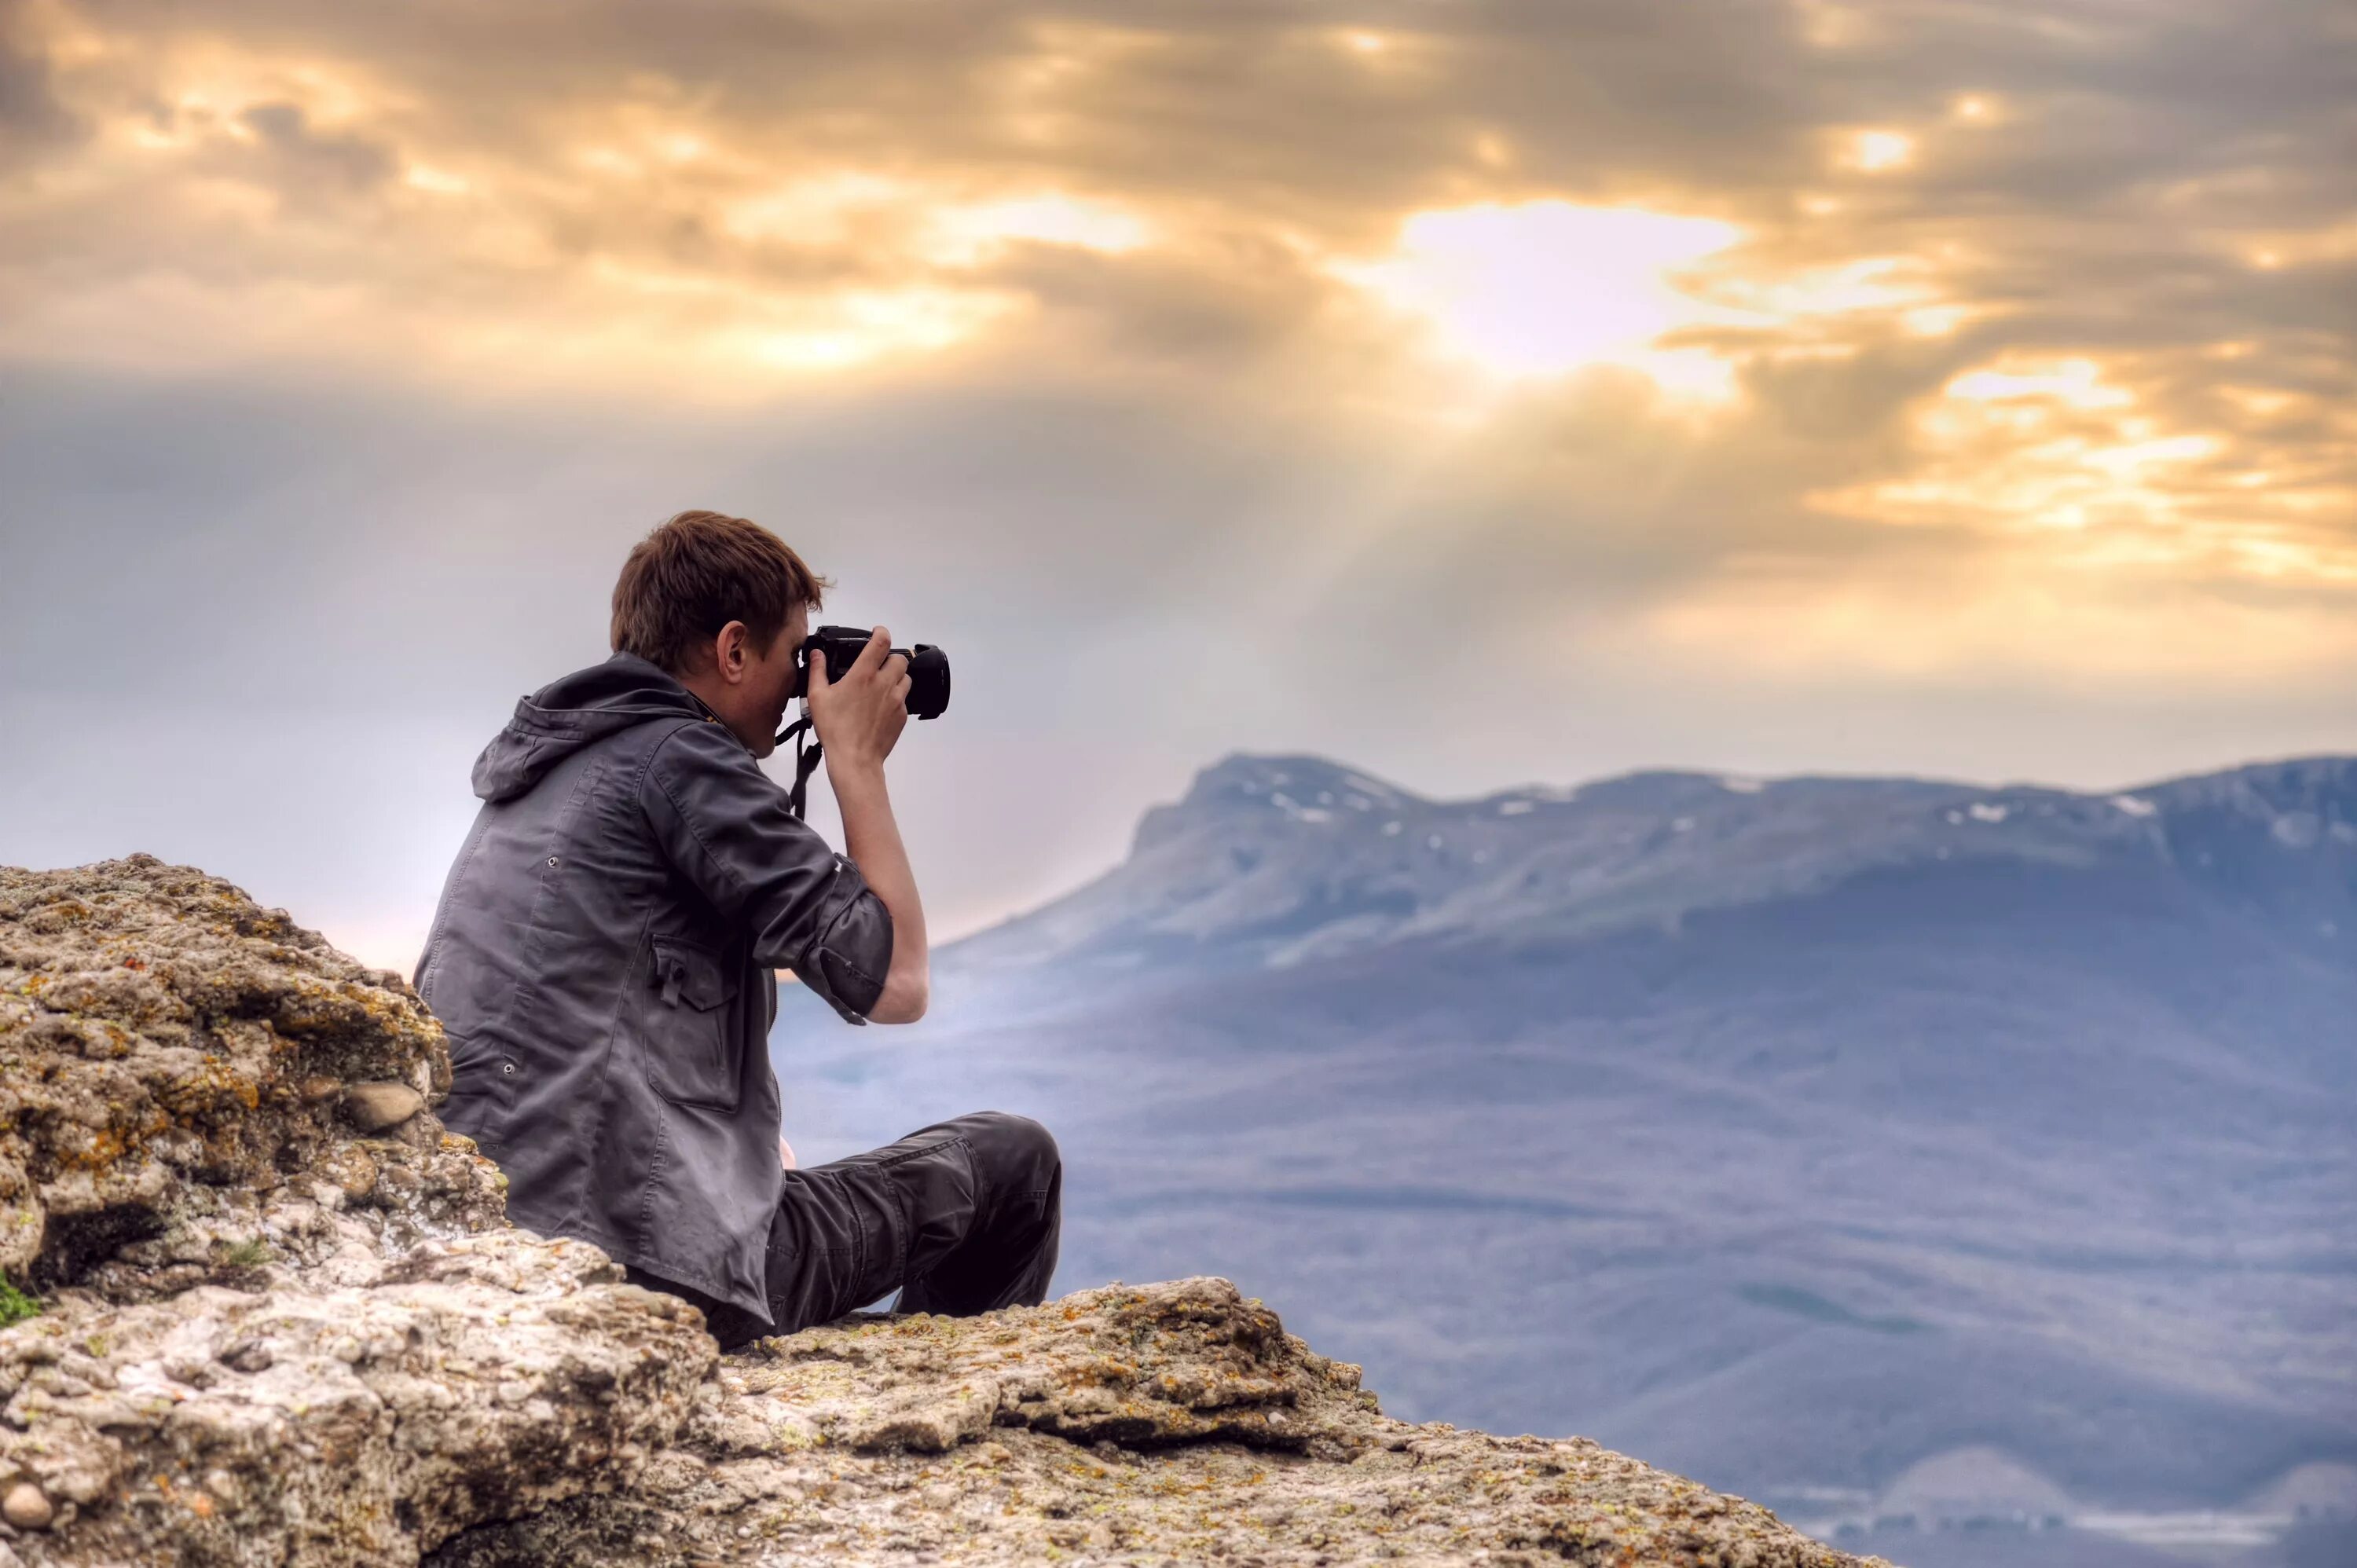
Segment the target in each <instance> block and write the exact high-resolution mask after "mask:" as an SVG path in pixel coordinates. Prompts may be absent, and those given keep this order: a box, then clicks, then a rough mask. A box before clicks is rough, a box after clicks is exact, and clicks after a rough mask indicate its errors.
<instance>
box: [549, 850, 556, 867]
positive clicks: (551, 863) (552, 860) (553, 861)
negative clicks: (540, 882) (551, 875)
mask: <svg viewBox="0 0 2357 1568" xmlns="http://www.w3.org/2000/svg"><path fill="white" fill-rule="evenodd" d="M548 869H549V870H551V871H554V870H555V869H556V857H555V856H554V855H553V854H552V855H550V856H549V857H548Z"/></svg>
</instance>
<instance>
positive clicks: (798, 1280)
mask: <svg viewBox="0 0 2357 1568" xmlns="http://www.w3.org/2000/svg"><path fill="white" fill-rule="evenodd" d="M1062 1219H1063V1161H1062V1159H1061V1157H1060V1155H1058V1153H1057V1150H1056V1141H1055V1139H1054V1138H1052V1137H1050V1136H1049V1133H1048V1130H1047V1129H1046V1128H1045V1127H1042V1126H1040V1125H1039V1123H1038V1122H1034V1121H1031V1120H1030V1119H1029V1118H1028V1117H1023V1116H1011V1115H1008V1114H1007V1113H1006V1112H1002V1111H983V1112H975V1113H974V1114H973V1115H971V1116H960V1117H957V1118H955V1119H954V1120H952V1121H948V1122H937V1123H935V1124H934V1125H932V1126H931V1127H926V1128H922V1129H920V1130H919V1131H917V1132H914V1133H909V1135H908V1136H907V1137H905V1138H902V1139H900V1140H899V1141H898V1142H897V1143H893V1144H887V1145H886V1146H885V1147H883V1148H880V1149H871V1150H869V1151H868V1152H867V1153H866V1154H864V1155H851V1156H850V1157H849V1158H847V1159H841V1160H831V1161H829V1162H828V1163H827V1164H825V1165H815V1166H813V1167H812V1168H810V1169H808V1170H794V1171H788V1172H787V1173H786V1178H785V1191H784V1194H783V1196H782V1197H780V1199H779V1202H778V1213H777V1218H776V1219H775V1221H774V1222H773V1223H772V1224H771V1225H770V1260H769V1272H770V1314H771V1316H773V1317H774V1318H775V1320H776V1323H777V1327H776V1330H775V1331H776V1332H777V1333H780V1334H791V1333H792V1332H793V1331H794V1330H795V1329H798V1328H806V1327H808V1326H811V1325H812V1324H814V1323H825V1322H829V1321H831V1320H832V1319H834V1318H837V1317H840V1316H843V1315H844V1314H845V1313H846V1312H852V1311H856V1309H858V1308H859V1307H862V1306H865V1305H867V1304H868V1303H870V1302H872V1301H875V1300H877V1299H878V1298H879V1297H881V1296H882V1295H884V1294H885V1293H886V1292H888V1291H889V1290H891V1289H892V1288H893V1287H894V1286H895V1285H898V1286H899V1287H900V1302H899V1307H900V1310H902V1311H904V1312H939V1313H945V1314H951V1315H954V1316H963V1315H966V1314H970V1313H976V1312H987V1311H989V1310H990V1309H992V1308H993V1307H999V1306H1017V1305H1021V1306H1030V1305H1037V1304H1038V1303H1039V1302H1040V1301H1043V1300H1045V1299H1046V1297H1047V1294H1048V1281H1049V1278H1050V1276H1052V1275H1053V1274H1054V1273H1055V1272H1056V1249H1057V1241H1058V1238H1059V1236H1060V1232H1061V1229H1062Z"/></svg>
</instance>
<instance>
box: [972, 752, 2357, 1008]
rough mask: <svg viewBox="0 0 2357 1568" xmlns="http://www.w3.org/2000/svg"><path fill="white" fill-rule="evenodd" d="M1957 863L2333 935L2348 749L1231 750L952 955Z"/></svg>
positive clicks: (1578, 905)
mask: <svg viewBox="0 0 2357 1568" xmlns="http://www.w3.org/2000/svg"><path fill="white" fill-rule="evenodd" d="M1943 862H1955V863H1959V864H1970V863H1975V862H1981V863H1988V862H2009V863H2014V864H2019V865H2047V866H2053V867H2061V868H2076V869H2081V870H2093V869H2096V868H2098V867H2104V868H2110V869H2115V870H2119V871H2125V872H2129V873H2136V874H2153V875H2158V877H2159V878H2160V879H2161V880H2164V881H2172V882H2174V883H2176V884H2177V885H2178V886H2179V890H2180V891H2182V892H2184V893H2186V894H2188V895H2190V896H2196V897H2217V898H2223V899H2227V900H2231V901H2240V902H2243V903H2245V904H2252V905H2255V906H2257V907H2260V908H2264V909H2265V910H2266V911H2267V912H2268V913H2270V914H2272V915H2275V916H2277V917H2280V918H2282V919H2283V921H2284V922H2285V929H2286V930H2287V934H2297V933H2298V932H2299V931H2300V930H2301V929H2303V928H2304V929H2306V931H2307V933H2308V934H2309V935H2311V936H2313V937H2314V938H2315V939H2316V940H2318V941H2319V943H2320V944H2322V945H2323V946H2324V947H2326V948H2328V949H2329V948H2330V947H2331V946H2332V945H2333V944H2335V943H2337V942H2339V941H2341V940H2357V898H2352V891H2351V889H2352V881H2357V878H2352V868H2357V757H2304V758H2298V759H2294V760H2290V761H2284V762H2273V763H2263V764H2256V765H2253V766H2249V767H2244V768H2233V769H2229V770H2226V771H2223V772H2218V773H2209V774H2202V775H2198V776H2194V777H2189V778H2181V779H2169V780H2165V781H2163V782H2160V783H2157V784H2152V785H2148V786H2145V787H2142V788H2139V789H2129V790H2121V791H2112V792H2106V793H2101V794H2093V793H2079V792H2074V791H2071V790H2065V789H2050V788H2041V787H2036V786H2025V785H2016V786H2007V787H2003V788H1996V789H1991V788H1986V787H1981V786H1975V785H1966V784H1955V783H1947V782H1940V781H1932V780H1921V779H1870V778H1868V779H1844V778H1806V777H1804V778H1793V779H1754V778H1749V777H1742V776H1735V775H1713V774H1703V773H1684V772H1645V773H1631V774H1624V775H1621V776H1619V777H1616V778H1611V779H1602V780H1599V781H1597V782H1594V783H1590V784H1587V785H1583V786H1577V787H1573V788H1567V789H1550V788H1530V789H1508V790H1502V791H1499V792H1497V793H1494V794H1491V795H1485V796H1482V797H1480V798H1478V799H1474V800H1429V799H1426V798H1425V797H1422V796H1418V795H1415V794H1413V793H1411V792H1409V791H1407V790H1405V789H1400V788H1398V787H1397V786H1394V785H1391V784H1387V783H1384V782H1383V781H1382V780H1380V779H1374V778H1372V777H1370V776H1369V775H1367V774H1364V773H1361V772H1358V771H1354V770H1352V769H1351V768H1345V767H1342V766H1340V765H1338V764H1336V763H1332V762H1329V761H1326V760H1324V759H1322V758H1319V757H1298V756H1296V757H1257V756H1234V757H1228V758H1226V759H1225V760H1223V761H1222V762H1220V763H1219V764H1217V765H1216V766H1214V767H1211V768H1207V769H1205V770H1204V771H1203V772H1201V773H1200V774H1198V775H1197V777H1196V779H1195V780H1194V784H1193V786H1192V788H1191V789H1189V790H1188V792H1187V795H1186V797H1185V798H1184V799H1183V800H1180V801H1179V802H1178V803H1176V804H1173V805H1165V806H1157V807H1155V808H1153V809H1152V810H1150V811H1147V812H1146V815H1145V817H1144V818H1143V820H1142V821H1141V822H1139V824H1138V827H1137V831H1136V833H1135V838H1134V841H1133V843H1132V847H1131V852H1130V854H1129V857H1128V859H1127V860H1126V861H1125V862H1124V864H1123V865H1120V866H1119V867H1117V868H1115V869H1114V871H1112V872H1109V873H1107V874H1106V875H1104V876H1103V877H1100V878H1099V879H1097V880H1096V881H1095V882H1092V883H1091V884H1090V885H1089V886H1085V887H1083V888H1081V889H1079V890H1078V891H1076V892H1074V893H1072V894H1071V895H1068V896H1067V897H1063V898H1060V899H1058V900H1056V901H1054V902H1053V903H1051V904H1049V905H1048V906H1046V907H1045V908H1041V909H1039V910H1036V911H1033V912H1032V913H1030V914H1028V915H1025V916H1022V917H1018V918H1016V919H1014V920H1011V921H1008V922H1006V923H1005V924H1002V925H1000V926H998V927H996V928H994V929H991V930H988V931H985V932H983V933H980V934H978V935H976V936H974V937H973V938H970V939H968V940H966V941H965V942H963V943H961V944H958V945H957V946H956V947H955V948H954V949H952V950H951V956H952V961H955V962H958V963H961V964H985V965H1027V964H1038V963H1045V962H1049V961H1075V960H1078V961H1086V962H1089V963H1091V964H1094V965H1106V966H1111V967H1114V968H1122V967H1135V966H1137V965H1140V964H1145V963H1157V964H1169V963H1183V964H1188V965H1208V966H1211V967H1218V968H1227V967H1234V966H1239V965H1242V966H1265V967H1285V966H1289V965H1293V964H1297V963H1301V962H1304V961H1310V960H1315V959H1320V958H1332V957H1340V956H1343V955H1345V954H1349V953H1351V952H1356V951H1363V950H1369V949H1372V948H1377V947H1380V946H1383V945H1384V944H1386V943H1390V942H1398V941H1419V942H1440V943H1448V942H1456V941H1465V940H1480V939H1497V940H1511V941H1515V942H1529V941H1533V940H1549V939H1559V938H1578V937H1588V936H1596V935H1600V934H1604V933H1607V932H1609V931H1612V930H1615V929H1624V928H1629V927H1636V926H1643V925H1647V924H1667V925H1671V926H1674V924H1675V923H1676V922H1677V921H1678V920H1680V919H1682V918H1685V917H1687V916H1689V915H1692V914H1694V913H1696V912H1699V911H1703V910H1708V909H1714V908H1730V907H1736V906H1742V905H1749V904H1759V903H1763V902H1766V901H1769V900H1771V899H1776V898H1789V897H1805V896H1808V895H1810V894H1813V893H1816V892H1820V891H1823V890H1824V889H1826V888H1828V887H1831V886H1836V885H1838V884H1840V883H1841V882H1843V881H1845V880H1846V879H1848V878H1851V877H1855V876H1858V875H1864V874H1866V873H1868V872H1872V871H1877V870H1889V869H1894V868H1902V867H1907V866H1910V865H1925V864H1927V863H1943Z"/></svg>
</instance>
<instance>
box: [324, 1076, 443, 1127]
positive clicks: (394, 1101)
mask: <svg viewBox="0 0 2357 1568" xmlns="http://www.w3.org/2000/svg"><path fill="white" fill-rule="evenodd" d="M423 1110H425V1096H424V1095H422V1094H420V1093H418V1092H417V1090H414V1089H412V1088H410V1087H409V1086H408V1085H407V1084H405V1083H356V1084H353V1085H352V1086H351V1087H350V1089H347V1090H344V1120H345V1121H347V1122H350V1123H351V1124H352V1125H353V1126H355V1127H357V1128H359V1129H360V1130H361V1132H363V1133H382V1132H383V1131H384V1130H385V1129H386V1128H388V1127H398V1126H400V1125H401V1124H402V1123H403V1122H406V1121H408V1120H409V1119H410V1118H411V1117H412V1116H414V1115H416V1114H417V1113H418V1112H421V1111H423Z"/></svg>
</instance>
